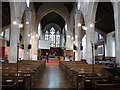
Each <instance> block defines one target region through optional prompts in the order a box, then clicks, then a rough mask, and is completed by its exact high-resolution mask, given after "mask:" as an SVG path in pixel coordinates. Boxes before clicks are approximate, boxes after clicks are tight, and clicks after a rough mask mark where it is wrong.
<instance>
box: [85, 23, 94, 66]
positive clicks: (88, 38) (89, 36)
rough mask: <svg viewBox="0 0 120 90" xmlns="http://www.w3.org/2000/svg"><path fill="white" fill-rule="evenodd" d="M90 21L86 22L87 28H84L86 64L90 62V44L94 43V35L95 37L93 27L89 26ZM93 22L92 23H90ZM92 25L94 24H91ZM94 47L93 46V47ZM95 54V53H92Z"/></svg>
mask: <svg viewBox="0 0 120 90" xmlns="http://www.w3.org/2000/svg"><path fill="white" fill-rule="evenodd" d="M90 24H91V22H87V23H86V26H87V30H86V60H87V62H88V64H92V59H93V57H92V55H93V54H94V53H93V54H92V44H91V43H93V45H94V37H95V35H94V34H95V33H94V27H92V28H91V27H90ZM92 24H93V23H92ZM93 26H95V25H94V24H93ZM93 49H94V48H93ZM94 56H95V54H94Z"/></svg>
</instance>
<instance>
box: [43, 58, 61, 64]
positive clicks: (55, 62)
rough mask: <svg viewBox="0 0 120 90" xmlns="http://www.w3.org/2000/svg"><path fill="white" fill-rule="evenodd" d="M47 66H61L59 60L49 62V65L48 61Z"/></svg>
mask: <svg viewBox="0 0 120 90" xmlns="http://www.w3.org/2000/svg"><path fill="white" fill-rule="evenodd" d="M44 60H45V59H44ZM46 65H59V60H49V63H47V61H46Z"/></svg>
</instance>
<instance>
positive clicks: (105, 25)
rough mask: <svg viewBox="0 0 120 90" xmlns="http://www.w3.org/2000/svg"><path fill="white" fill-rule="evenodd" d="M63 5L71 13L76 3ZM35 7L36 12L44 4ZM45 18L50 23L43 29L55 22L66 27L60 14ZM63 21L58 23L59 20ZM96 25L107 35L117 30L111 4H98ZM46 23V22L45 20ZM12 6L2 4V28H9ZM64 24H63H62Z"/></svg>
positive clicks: (36, 4) (37, 4)
mask: <svg viewBox="0 0 120 90" xmlns="http://www.w3.org/2000/svg"><path fill="white" fill-rule="evenodd" d="M60 3H63V4H64V5H65V6H66V8H67V9H68V11H69V13H70V12H71V10H72V8H73V6H74V4H75V3H73V2H60ZM33 4H34V7H35V10H36V12H37V11H38V9H39V7H40V6H41V5H42V4H43V3H42V2H34V3H33ZM49 15H50V16H49ZM51 15H53V16H55V18H53V19H54V20H53V21H52V20H51V18H49V17H52V16H51ZM45 18H49V19H47V20H48V21H46V22H44V25H43V27H45V26H46V24H47V23H50V22H51V23H52V22H55V21H56V22H55V23H56V24H58V25H59V26H60V27H61V28H62V27H63V26H64V25H63V24H64V20H63V19H62V18H61V17H60V16H59V15H58V14H55V13H54V14H53V13H52V14H48V15H47V16H46V17H45ZM56 19H58V20H61V21H60V22H58V20H56ZM95 20H96V24H95V27H96V28H98V29H100V30H101V31H103V32H105V33H106V34H107V33H109V32H112V31H114V30H115V24H114V11H113V6H112V4H111V3H110V2H99V3H98V8H97V13H96V19H95ZM43 21H44V20H43ZM10 22H11V21H10V5H9V3H8V2H2V27H4V26H7V25H9V24H10ZM61 22H62V24H61Z"/></svg>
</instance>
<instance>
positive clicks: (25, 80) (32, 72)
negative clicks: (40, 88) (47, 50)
mask: <svg viewBox="0 0 120 90" xmlns="http://www.w3.org/2000/svg"><path fill="white" fill-rule="evenodd" d="M2 67H3V68H2V71H3V72H2V78H3V82H4V83H3V85H4V84H6V85H7V83H9V82H10V81H11V82H14V83H16V82H17V85H18V87H21V86H22V87H23V88H33V87H35V85H36V84H37V83H38V80H39V78H40V76H39V74H40V72H41V70H43V68H44V67H45V61H32V60H30V61H28V60H24V61H21V62H18V72H17V64H12V63H8V64H3V65H2ZM20 77H21V78H22V79H21V80H16V79H19V78H20ZM9 78H10V80H9ZM7 81H9V82H7ZM18 81H21V82H18ZM19 83H22V84H19ZM20 85H21V86H20ZM13 86H14V85H13Z"/></svg>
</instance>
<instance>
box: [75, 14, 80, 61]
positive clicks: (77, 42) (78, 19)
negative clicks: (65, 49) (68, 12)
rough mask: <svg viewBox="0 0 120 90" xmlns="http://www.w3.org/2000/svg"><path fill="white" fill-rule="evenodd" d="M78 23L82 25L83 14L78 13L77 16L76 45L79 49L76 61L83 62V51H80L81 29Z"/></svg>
mask: <svg viewBox="0 0 120 90" xmlns="http://www.w3.org/2000/svg"><path fill="white" fill-rule="evenodd" d="M78 23H81V13H80V12H77V13H76V14H75V45H76V47H77V50H76V51H75V61H80V60H81V50H80V44H81V27H78Z"/></svg>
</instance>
